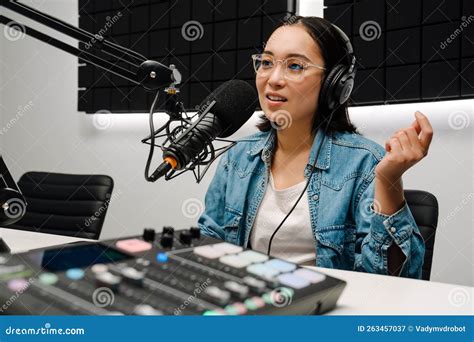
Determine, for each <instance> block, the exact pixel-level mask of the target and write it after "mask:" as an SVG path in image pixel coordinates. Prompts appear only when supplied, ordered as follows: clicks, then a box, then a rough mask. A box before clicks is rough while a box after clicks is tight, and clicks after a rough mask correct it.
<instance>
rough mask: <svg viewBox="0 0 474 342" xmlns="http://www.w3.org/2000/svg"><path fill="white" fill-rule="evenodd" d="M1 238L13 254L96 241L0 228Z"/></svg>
mask: <svg viewBox="0 0 474 342" xmlns="http://www.w3.org/2000/svg"><path fill="white" fill-rule="evenodd" d="M0 238H2V239H3V241H5V243H6V244H7V245H8V247H10V249H11V252H12V253H21V252H25V251H28V250H30V249H35V248H43V247H49V246H56V245H61V244H64V243H70V242H76V241H95V240H89V239H83V238H77V237H70V236H63V235H54V234H45V233H36V232H29V231H25V230H17V229H9V228H0Z"/></svg>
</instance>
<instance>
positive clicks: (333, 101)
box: [319, 24, 356, 110]
mask: <svg viewBox="0 0 474 342" xmlns="http://www.w3.org/2000/svg"><path fill="white" fill-rule="evenodd" d="M332 26H333V27H334V28H335V29H336V31H338V32H339V35H340V36H341V38H342V40H344V43H345V49H346V56H347V64H346V65H344V64H342V63H338V64H336V65H335V66H333V67H332V68H331V70H329V72H328V73H327V75H326V79H325V80H324V83H323V86H322V87H321V91H320V95H319V102H320V104H324V105H325V107H327V108H328V109H330V110H332V109H334V108H336V107H337V106H340V105H342V104H344V103H345V102H346V101H347V100H348V99H349V96H351V93H352V89H353V88H354V77H355V73H356V57H355V55H354V49H353V48H352V44H351V42H350V40H349V38H348V37H347V35H346V34H345V33H344V31H342V30H341V29H340V28H339V27H337V26H336V25H334V24H332Z"/></svg>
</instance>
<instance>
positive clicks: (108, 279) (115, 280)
mask: <svg viewBox="0 0 474 342" xmlns="http://www.w3.org/2000/svg"><path fill="white" fill-rule="evenodd" d="M95 278H96V284H97V287H103V286H105V287H108V288H110V289H111V290H112V291H114V292H118V290H119V286H120V283H121V281H122V278H121V277H119V276H116V275H114V274H112V273H110V272H103V273H98V274H96V275H95Z"/></svg>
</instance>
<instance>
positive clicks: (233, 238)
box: [199, 17, 432, 278]
mask: <svg viewBox="0 0 474 342" xmlns="http://www.w3.org/2000/svg"><path fill="white" fill-rule="evenodd" d="M346 45H347V44H346V43H345V41H344V38H343V37H342V34H341V33H340V32H339V31H338V29H337V28H335V27H334V26H332V25H331V24H330V23H329V22H328V21H326V20H324V19H322V18H316V17H293V18H292V19H291V21H290V22H287V23H285V24H284V25H282V26H280V27H279V28H277V29H276V30H275V31H274V32H273V33H272V35H271V37H270V39H269V40H268V42H267V44H266V46H265V51H264V52H263V53H262V54H259V55H254V56H253V59H254V67H255V70H256V85H257V90H258V96H259V101H260V105H261V108H262V110H263V112H264V114H265V115H264V117H263V121H262V123H260V124H259V126H258V128H259V129H260V131H261V132H259V133H257V134H255V135H253V136H250V137H248V138H245V139H242V140H240V141H239V142H238V143H237V144H236V145H235V146H234V147H233V148H232V149H230V150H229V151H228V152H227V153H226V154H225V155H224V156H223V157H222V158H221V160H220V162H219V165H218V168H217V171H216V174H215V176H214V178H213V180H212V182H211V184H210V186H209V189H208V192H207V194H206V209H205V211H204V213H203V215H202V216H201V217H200V219H199V225H200V227H201V229H202V231H203V233H204V234H206V235H208V236H211V237H216V238H220V239H223V240H226V241H228V242H231V243H234V244H238V245H242V246H246V247H251V248H253V249H254V250H257V251H260V252H262V253H270V254H271V255H272V256H275V257H280V258H284V259H287V260H290V261H293V262H296V263H299V264H311V265H316V266H320V267H331V268H339V269H347V270H359V271H364V272H371V273H379V274H393V275H400V276H405V277H413V278H420V277H421V270H422V264H423V257H424V242H423V238H422V237H421V235H420V232H419V230H418V227H417V226H416V224H415V221H414V219H413V216H412V214H411V212H410V210H409V208H408V206H407V204H406V202H405V200H404V197H403V186H402V180H401V177H402V174H403V173H404V172H405V171H406V170H408V169H409V168H410V167H412V166H413V165H415V164H416V163H417V162H419V161H420V160H421V159H423V158H424V156H426V154H427V151H428V148H429V145H430V142H431V138H432V128H431V125H430V123H429V121H428V119H427V117H426V116H424V115H423V114H421V113H420V112H417V113H415V121H414V122H413V124H412V125H411V126H410V127H407V128H403V129H400V130H399V131H397V132H396V133H394V135H392V136H391V137H390V138H389V140H387V142H386V144H385V150H384V149H383V148H382V147H381V146H379V145H378V144H376V143H375V142H373V141H370V140H368V139H365V138H363V137H362V136H361V135H359V134H358V133H357V132H356V128H355V127H354V126H353V125H352V124H351V123H350V121H349V118H348V116H347V104H345V103H343V104H341V105H338V106H335V108H334V109H332V110H331V109H330V108H331V107H332V105H331V104H329V103H328V101H327V99H326V98H325V96H327V92H324V94H326V95H324V94H323V95H322V96H320V94H321V88H322V87H324V86H325V84H324V81H325V79H326V78H327V76H328V73H329V72H330V71H331V70H333V68H334V66H335V65H336V64H341V63H343V64H344V63H345V64H347V63H350V62H347V61H348V60H350V58H348V57H347V55H348V51H347V48H346ZM325 90H326V89H325ZM282 119H283V120H282ZM303 191H304V195H303ZM300 194H301V195H302V196H303V197H302V198H301V200H300V201H299V202H298V204H297V206H296V207H295V208H294V210H293V212H292V213H291V215H289V216H288V217H287V218H286V220H285V221H284V223H283V224H282V225H281V224H280V223H281V222H282V221H283V220H284V219H285V217H286V216H287V214H288V213H289V212H290V211H291V210H292V207H293V204H294V203H295V202H296V201H297V199H298V197H299V195H300Z"/></svg>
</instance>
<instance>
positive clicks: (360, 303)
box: [0, 228, 474, 315]
mask: <svg viewBox="0 0 474 342" xmlns="http://www.w3.org/2000/svg"><path fill="white" fill-rule="evenodd" d="M0 237H2V238H3V239H4V240H5V242H6V243H7V244H8V245H9V246H10V248H11V249H12V252H13V253H18V252H22V251H26V250H29V249H34V248H41V247H48V246H54V245H58V244H63V243H70V242H76V241H88V240H86V239H81V238H74V237H66V236H60V235H51V234H43V233H33V232H27V231H19V230H13V229H6V228H0ZM310 268H312V269H316V270H318V271H321V272H323V273H326V274H328V275H330V276H334V277H336V278H339V279H342V280H345V281H346V282H347V286H346V289H345V290H344V292H343V293H342V296H341V298H340V299H339V301H338V306H337V308H336V309H335V310H333V311H331V312H330V313H329V314H330V315H474V288H473V287H466V286H459V285H452V284H443V283H435V282H429V281H423V280H414V279H405V278H398V277H389V276H382V275H377V274H367V273H360V272H351V271H341V270H334V269H328V268H318V267H310Z"/></svg>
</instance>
